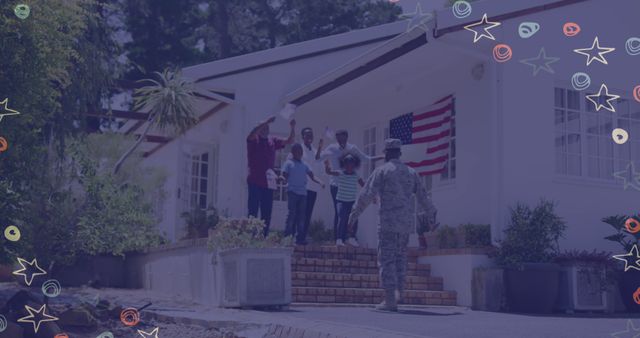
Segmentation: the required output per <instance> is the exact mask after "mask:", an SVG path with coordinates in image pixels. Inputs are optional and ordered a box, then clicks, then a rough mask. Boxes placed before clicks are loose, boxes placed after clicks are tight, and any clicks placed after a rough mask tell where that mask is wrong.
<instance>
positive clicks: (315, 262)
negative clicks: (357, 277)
mask: <svg viewBox="0 0 640 338" xmlns="http://www.w3.org/2000/svg"><path fill="white" fill-rule="evenodd" d="M291 269H292V271H293V272H330V273H348V274H377V273H378V263H377V262H376V261H359V260H345V259H320V258H294V259H293V260H292V262H291ZM430 274H431V266H429V265H428V264H417V263H409V264H408V265H407V275H408V276H422V277H429V276H431V275H430Z"/></svg>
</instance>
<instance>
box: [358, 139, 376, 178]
mask: <svg viewBox="0 0 640 338" xmlns="http://www.w3.org/2000/svg"><path fill="white" fill-rule="evenodd" d="M377 132H378V128H376V127H370V128H367V129H365V130H364V141H363V145H364V147H363V148H362V152H364V153H365V154H367V155H369V156H377V154H376V146H377V142H378V140H377ZM374 169H375V166H374V164H373V162H372V161H367V160H366V159H362V176H363V177H369V175H371V173H372V172H373V170H374Z"/></svg>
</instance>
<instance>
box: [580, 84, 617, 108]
mask: <svg viewBox="0 0 640 338" xmlns="http://www.w3.org/2000/svg"><path fill="white" fill-rule="evenodd" d="M603 92H604V93H603ZM585 96H586V98H587V100H589V101H591V102H592V103H593V104H594V105H595V106H596V111H600V109H602V108H604V109H606V110H608V111H610V112H612V113H615V112H616V108H615V107H613V105H611V101H615V100H617V99H619V98H620V95H615V94H609V88H608V87H607V85H606V84H604V83H603V84H602V85H601V86H600V90H599V91H598V94H592V95H585ZM601 97H604V98H605V100H604V101H605V102H606V103H607V104H606V105H604V104H602V100H601V99H600V98H601Z"/></svg>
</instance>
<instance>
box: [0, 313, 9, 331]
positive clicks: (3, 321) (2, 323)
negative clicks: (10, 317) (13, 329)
mask: <svg viewBox="0 0 640 338" xmlns="http://www.w3.org/2000/svg"><path fill="white" fill-rule="evenodd" d="M7 325H8V324H7V318H5V316H3V315H0V332H2V331H4V330H6V329H7Z"/></svg>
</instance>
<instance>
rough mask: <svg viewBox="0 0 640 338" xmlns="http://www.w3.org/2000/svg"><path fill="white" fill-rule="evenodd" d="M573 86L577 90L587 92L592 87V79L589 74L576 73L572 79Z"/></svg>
mask: <svg viewBox="0 0 640 338" xmlns="http://www.w3.org/2000/svg"><path fill="white" fill-rule="evenodd" d="M571 86H572V87H573V89H575V90H578V91H580V90H585V89H587V88H589V86H591V77H590V76H589V74H587V73H581V72H578V73H575V74H573V76H572V77H571Z"/></svg>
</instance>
